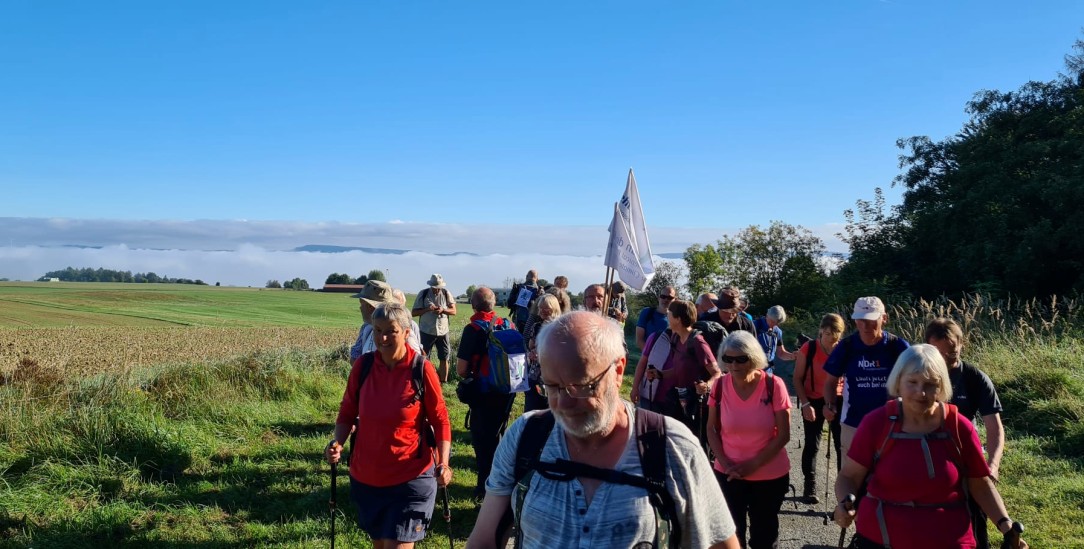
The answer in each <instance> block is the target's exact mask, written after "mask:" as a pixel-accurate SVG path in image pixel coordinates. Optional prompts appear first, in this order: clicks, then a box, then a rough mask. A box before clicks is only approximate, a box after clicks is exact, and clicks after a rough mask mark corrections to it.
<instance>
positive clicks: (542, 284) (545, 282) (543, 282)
mask: <svg viewBox="0 0 1084 549" xmlns="http://www.w3.org/2000/svg"><path fill="white" fill-rule="evenodd" d="M550 285H551V284H550V281H549V280H546V279H545V278H539V279H538V287H539V288H546V287H548V286H550Z"/></svg>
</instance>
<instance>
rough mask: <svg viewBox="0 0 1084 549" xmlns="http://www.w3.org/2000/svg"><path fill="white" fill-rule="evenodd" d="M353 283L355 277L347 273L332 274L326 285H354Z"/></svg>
mask: <svg viewBox="0 0 1084 549" xmlns="http://www.w3.org/2000/svg"><path fill="white" fill-rule="evenodd" d="M353 282H354V279H353V277H351V276H350V275H348V274H346V273H332V274H329V275H328V276H327V280H325V281H324V284H352V283H353Z"/></svg>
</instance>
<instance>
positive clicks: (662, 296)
mask: <svg viewBox="0 0 1084 549" xmlns="http://www.w3.org/2000/svg"><path fill="white" fill-rule="evenodd" d="M675 297H677V296H672V295H660V296H659V299H665V300H667V301H670V300H672V299H674V298H675Z"/></svg>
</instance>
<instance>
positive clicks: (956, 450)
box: [942, 402, 967, 477]
mask: <svg viewBox="0 0 1084 549" xmlns="http://www.w3.org/2000/svg"><path fill="white" fill-rule="evenodd" d="M942 406H944V410H945V422H944V424H943V425H942V428H943V429H944V430H945V431H946V432H947V433H948V435H949V436H948V439H949V442H950V443H951V446H952V447H951V448H949V450H950V453H951V454H952V456H953V460H954V461H955V462H956V466H957V467H959V468H960V476H961V477H965V476H966V475H965V474H964V473H966V471H967V464H966V463H965V462H964V455H963V439H962V435H961V433H960V410H959V408H957V407H956V405H955V404H951V403H948V402H945V403H942Z"/></svg>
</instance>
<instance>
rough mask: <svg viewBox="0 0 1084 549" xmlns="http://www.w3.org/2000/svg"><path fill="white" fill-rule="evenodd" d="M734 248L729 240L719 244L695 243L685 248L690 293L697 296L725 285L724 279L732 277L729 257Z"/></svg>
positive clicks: (694, 296)
mask: <svg viewBox="0 0 1084 549" xmlns="http://www.w3.org/2000/svg"><path fill="white" fill-rule="evenodd" d="M733 252H734V251H733V249H732V247H731V245H730V243H729V242H723V241H719V243H718V245H717V246H713V245H711V244H705V245H703V246H701V245H700V244H693V245H692V246H689V247H688V248H687V249H686V250H685V254H684V259H685V268H686V270H688V272H689V280H688V282H686V283H685V288H686V289H688V290H689V295H691V296H693V298H694V299H695V298H697V297H699V296H700V294H702V293H705V292H713V291H716V290H717V289H718V288H719V287H720V286H722V285H723V281H724V280H726V279H728V278H730V277H729V276H728V273H727V265H728V263H729V261H727V260H726V259H724V256H725V257H726V258H727V259H729V258H731V257H732V256H733Z"/></svg>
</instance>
